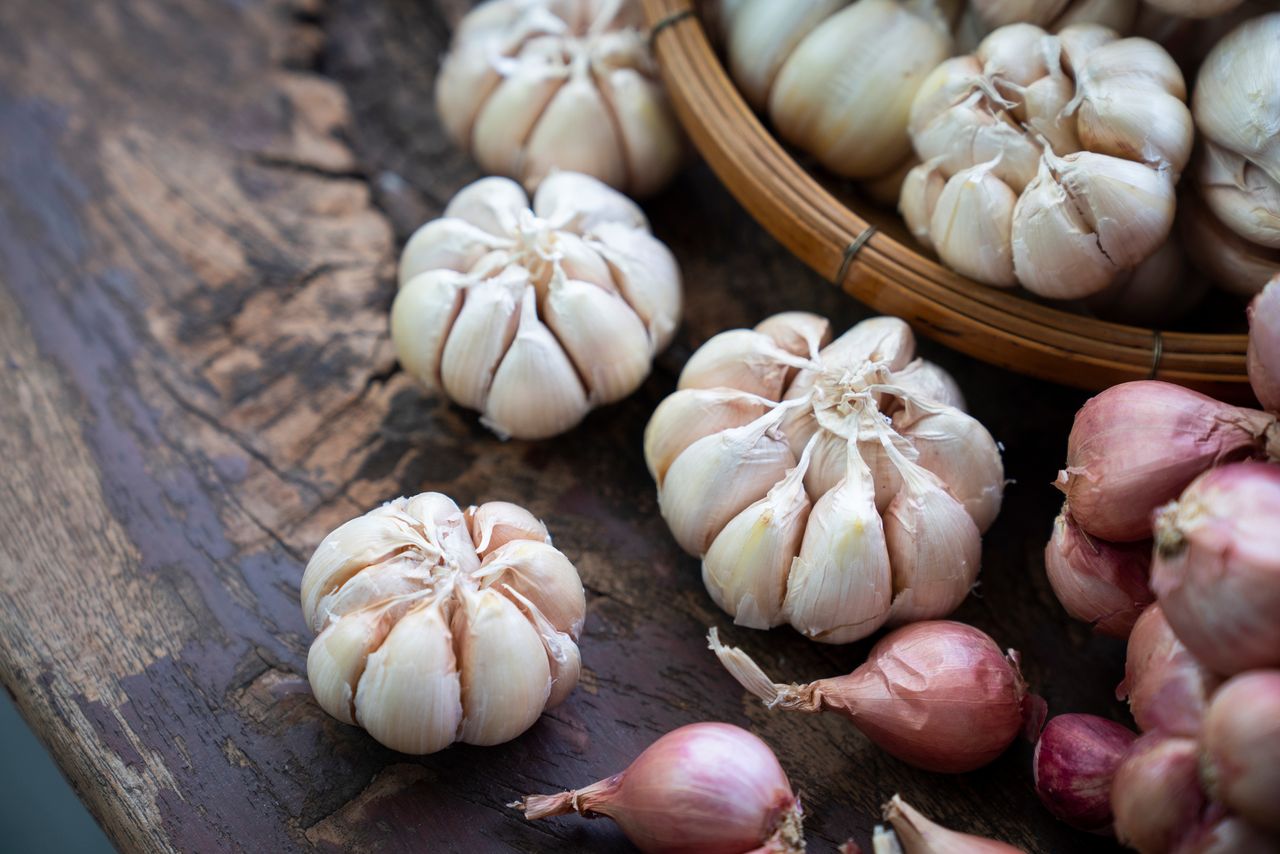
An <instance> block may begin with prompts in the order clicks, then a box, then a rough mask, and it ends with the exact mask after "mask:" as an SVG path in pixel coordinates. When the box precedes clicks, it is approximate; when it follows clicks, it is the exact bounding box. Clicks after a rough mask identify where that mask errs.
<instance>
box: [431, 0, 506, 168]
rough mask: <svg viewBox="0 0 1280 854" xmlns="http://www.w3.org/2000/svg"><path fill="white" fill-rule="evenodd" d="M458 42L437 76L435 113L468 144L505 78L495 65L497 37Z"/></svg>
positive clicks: (452, 133) (456, 137) (459, 140)
mask: <svg viewBox="0 0 1280 854" xmlns="http://www.w3.org/2000/svg"><path fill="white" fill-rule="evenodd" d="M493 5H495V6H500V5H506V4H493ZM508 8H509V7H508ZM458 44H459V48H458V49H456V50H451V51H449V52H448V54H446V55H445V58H444V61H443V63H442V64H441V65H440V73H439V74H438V75H437V76H436V90H435V96H436V112H437V114H438V115H439V116H440V121H441V122H442V123H443V124H444V127H445V130H446V131H448V133H449V136H450V137H452V138H453V140H454V141H455V142H457V143H458V144H459V145H461V146H464V147H465V146H466V144H467V143H468V141H469V140H470V139H471V128H472V125H473V124H474V123H475V117H476V113H478V112H479V111H480V107H481V105H483V104H484V102H485V98H486V97H487V96H488V94H489V93H490V92H492V91H493V89H494V87H496V86H497V85H498V84H499V82H500V81H501V80H502V77H501V75H500V74H499V73H498V70H497V68H495V67H494V59H495V58H496V57H497V56H498V55H499V50H498V45H497V43H496V42H495V41H494V40H491V39H485V40H483V41H470V42H462V41H461V40H459V42H458Z"/></svg>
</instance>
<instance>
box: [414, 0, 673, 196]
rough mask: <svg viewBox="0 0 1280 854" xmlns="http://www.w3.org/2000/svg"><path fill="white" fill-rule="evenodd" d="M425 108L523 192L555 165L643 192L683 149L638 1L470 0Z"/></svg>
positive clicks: (666, 173) (658, 182)
mask: <svg viewBox="0 0 1280 854" xmlns="http://www.w3.org/2000/svg"><path fill="white" fill-rule="evenodd" d="M436 106H437V108H438V109H439V111H440V118H441V119H442V120H443V122H444V126H445V128H446V130H448V132H449V134H450V135H451V136H452V137H453V139H454V140H455V141H456V142H457V143H458V144H459V145H461V146H463V147H465V148H467V149H468V150H469V151H470V152H471V153H472V155H473V156H474V157H475V158H476V160H477V161H478V162H479V163H480V166H481V168H483V169H484V171H485V172H488V173H493V174H498V175H508V176H510V177H512V178H516V179H518V180H519V181H520V182H521V183H523V184H524V185H525V186H526V187H529V188H533V187H535V186H536V185H537V184H538V182H539V181H541V180H542V179H543V178H544V177H545V176H546V175H547V174H548V173H549V172H550V171H551V169H553V168H559V169H570V170H573V171H575V172H584V173H586V174H588V175H594V176H595V177H597V178H599V179H600V180H602V181H604V182H605V183H607V184H609V185H610V186H613V187H617V188H618V189H620V190H625V191H627V192H629V193H631V194H632V195H635V196H644V195H648V194H650V193H653V192H655V191H657V190H658V189H660V188H661V187H662V185H663V184H665V183H667V181H668V180H669V179H670V178H671V176H672V175H673V174H674V173H675V171H676V168H677V167H678V166H679V165H680V161H681V158H682V156H683V147H684V144H683V142H682V138H681V134H680V129H679V127H678V126H677V125H676V120H675V116H674V115H673V114H672V112H671V106H670V104H669V103H668V101H667V95H666V92H665V91H664V90H663V88H662V84H661V82H660V81H659V79H658V69H657V65H656V64H655V62H654V59H653V55H652V53H651V52H650V50H649V42H648V33H647V30H646V29H645V27H644V15H643V13H642V12H641V9H640V3H639V0H492V2H489V3H483V4H481V5H479V6H477V7H476V8H475V9H473V10H472V11H471V12H470V13H469V14H468V15H467V16H466V17H465V18H463V19H462V23H461V24H459V25H458V28H457V30H456V31H455V32H454V36H453V43H452V44H451V45H450V47H449V53H448V54H447V55H446V56H445V59H444V63H443V65H442V66H441V68H440V75H439V77H437V78H436Z"/></svg>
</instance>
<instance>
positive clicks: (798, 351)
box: [755, 311, 831, 359]
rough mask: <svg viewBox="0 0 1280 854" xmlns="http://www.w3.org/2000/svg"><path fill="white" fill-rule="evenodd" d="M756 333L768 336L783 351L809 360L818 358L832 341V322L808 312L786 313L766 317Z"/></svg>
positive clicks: (756, 327)
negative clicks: (819, 353) (821, 351)
mask: <svg viewBox="0 0 1280 854" xmlns="http://www.w3.org/2000/svg"><path fill="white" fill-rule="evenodd" d="M755 331H756V332H760V333H763V334H765V335H768V336H769V337H770V338H772V339H773V343H775V344H777V345H778V346H779V347H781V348H782V349H783V350H786V351H787V352H788V353H790V354H791V355H793V356H799V357H800V358H802V359H807V358H810V357H812V356H816V355H817V354H818V352H819V351H820V350H822V348H823V347H825V346H826V345H827V344H828V343H830V341H831V322H830V321H829V320H827V319H826V318H825V317H821V316H819V315H816V314H811V313H810V312H807V311H784V312H782V313H780V314H775V315H773V316H771V317H766V318H765V319H764V320H762V321H760V322H759V323H757V324H756V325H755Z"/></svg>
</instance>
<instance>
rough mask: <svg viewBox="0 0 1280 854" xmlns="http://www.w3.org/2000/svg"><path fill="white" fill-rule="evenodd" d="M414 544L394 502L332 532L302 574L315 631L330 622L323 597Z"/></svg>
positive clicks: (304, 606) (309, 621) (308, 613)
mask: <svg viewBox="0 0 1280 854" xmlns="http://www.w3.org/2000/svg"><path fill="white" fill-rule="evenodd" d="M412 544H413V540H412V539H411V538H410V537H409V536H408V535H407V534H406V532H405V530H404V529H403V528H402V527H400V526H399V525H397V524H396V522H395V520H394V510H392V509H391V505H383V506H382V507H379V508H376V509H374V510H371V511H370V512H368V513H366V514H364V515H363V516H357V517H356V518H355V519H351V520H349V521H347V522H344V523H343V524H342V525H340V526H339V527H338V528H335V529H334V530H333V531H330V532H329V534H328V536H326V537H325V538H324V539H323V540H322V541H321V542H320V545H319V546H317V547H316V550H315V553H314V554H313V555H312V556H311V560H309V561H308V562H307V568H306V570H305V571H304V572H303V574H302V589H301V593H302V613H303V615H304V616H305V617H306V619H307V624H308V625H310V626H311V629H312V631H315V632H319V631H320V630H321V629H322V628H324V625H325V623H326V622H328V615H327V614H326V613H324V612H323V611H322V610H321V609H320V603H321V600H322V599H324V597H326V596H330V595H332V594H333V593H334V591H336V590H338V589H339V588H340V587H342V585H344V584H346V583H347V581H349V580H350V579H351V578H352V577H353V576H355V575H356V574H357V573H359V572H360V571H361V570H363V569H365V568H366V567H368V566H372V565H374V564H377V563H380V562H382V561H383V560H385V559H387V558H388V557H390V556H391V555H393V554H395V553H397V552H399V551H402V550H403V549H404V548H405V547H406V546H409V545H412Z"/></svg>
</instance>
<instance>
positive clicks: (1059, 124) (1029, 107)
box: [1019, 45, 1082, 187]
mask: <svg viewBox="0 0 1280 854" xmlns="http://www.w3.org/2000/svg"><path fill="white" fill-rule="evenodd" d="M1060 50H1061V47H1060V45H1059V46H1057V51H1060ZM1060 61H1061V59H1060V54H1058V55H1055V57H1054V64H1055V70H1054V72H1051V73H1050V74H1048V75H1046V76H1044V77H1041V78H1040V79H1039V80H1036V81H1034V82H1033V83H1031V84H1030V85H1028V86H1026V87H1024V88H1023V89H1022V91H1021V92H1020V93H1019V97H1020V100H1021V101H1022V104H1021V112H1022V113H1023V114H1024V115H1025V118H1024V121H1025V122H1026V126H1027V127H1028V128H1029V129H1030V130H1031V131H1033V132H1034V133H1038V134H1040V135H1041V136H1043V137H1044V138H1045V139H1047V140H1048V141H1049V145H1050V147H1051V148H1053V150H1054V151H1078V150H1079V149H1080V148H1081V147H1082V146H1081V144H1080V138H1079V137H1078V136H1077V135H1076V122H1075V117H1074V116H1070V115H1067V114H1066V109H1067V105H1068V104H1070V103H1071V100H1072V98H1073V97H1074V96H1075V86H1074V85H1073V84H1072V82H1071V78H1069V77H1067V75H1066V74H1064V73H1062V70H1061V67H1060V66H1059V65H1057V63H1058V62H1060ZM1024 187H1025V183H1024Z"/></svg>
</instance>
